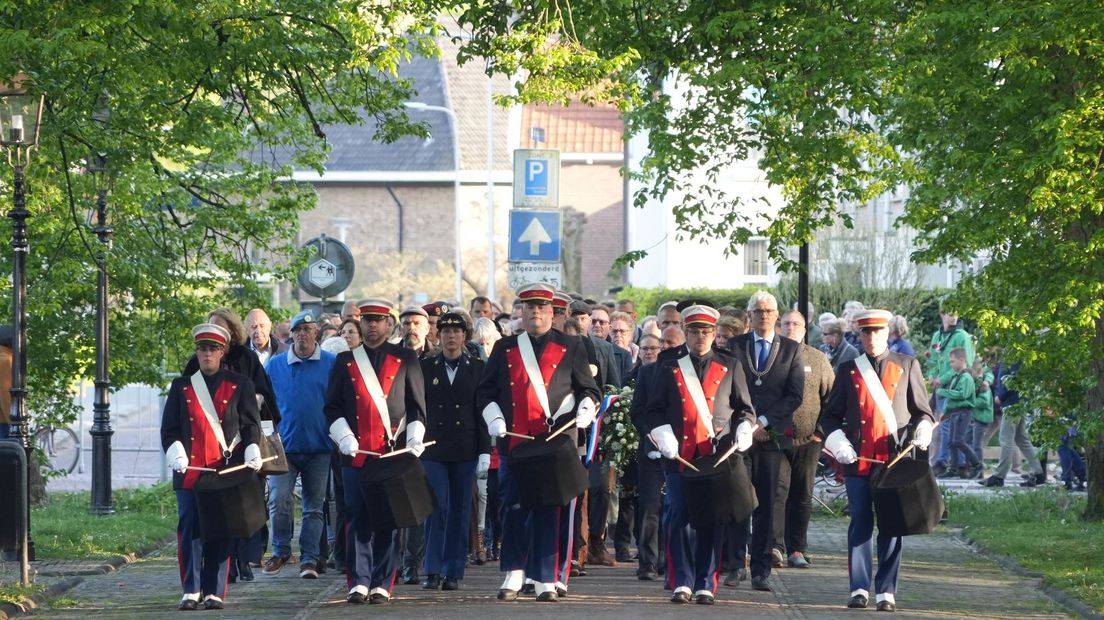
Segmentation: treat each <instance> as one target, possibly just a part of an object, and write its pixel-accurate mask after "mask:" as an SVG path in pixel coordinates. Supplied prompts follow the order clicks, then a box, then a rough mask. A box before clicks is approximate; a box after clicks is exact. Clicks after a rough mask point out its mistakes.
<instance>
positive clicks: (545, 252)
mask: <svg viewBox="0 0 1104 620" xmlns="http://www.w3.org/2000/svg"><path fill="white" fill-rule="evenodd" d="M561 225H562V220H561V218H560V211H536V210H532V209H525V210H520V209H514V210H512V211H510V253H509V260H511V261H513V262H549V263H555V262H559V260H560V233H561V230H560V229H561Z"/></svg>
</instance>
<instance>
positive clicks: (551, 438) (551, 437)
mask: <svg viewBox="0 0 1104 620" xmlns="http://www.w3.org/2000/svg"><path fill="white" fill-rule="evenodd" d="M574 422H575V418H571V419H570V420H568V422H567V424H564V425H563V426H561V427H560V428H559V430H557V431H555V432H554V433H552V434H551V435H549V436H548V437H545V439H544V440H545V441H546V442H548V441H552V440H553V439H555V438H556V436H557V435H559V434H560V433H562V432H564V431H566V430H567V429H568V428H570V427H571V425H572V424H573V423H574Z"/></svg>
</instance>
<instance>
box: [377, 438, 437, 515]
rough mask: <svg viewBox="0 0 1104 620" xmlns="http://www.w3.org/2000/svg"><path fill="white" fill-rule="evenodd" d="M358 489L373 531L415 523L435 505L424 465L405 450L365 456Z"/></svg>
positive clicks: (431, 510)
mask: <svg viewBox="0 0 1104 620" xmlns="http://www.w3.org/2000/svg"><path fill="white" fill-rule="evenodd" d="M360 490H361V493H363V494H364V505H365V507H366V508H367V509H368V522H369V523H370V524H371V526H372V529H373V530H375V531H377V532H382V531H387V530H393V529H398V528H404V527H417V526H419V525H421V524H422V523H425V520H426V519H427V518H428V517H429V515H430V514H431V513H432V512H433V509H434V507H435V506H436V500H435V498H434V497H433V490H432V489H430V488H429V482H428V481H427V480H426V475H425V468H424V467H422V462H421V461H419V460H418V457H416V456H414V455H413V454H411V453H409V452H407V453H405V454H399V455H396V456H390V457H387V458H370V459H368V460H366V461H365V462H364V467H362V468H361V470H360Z"/></svg>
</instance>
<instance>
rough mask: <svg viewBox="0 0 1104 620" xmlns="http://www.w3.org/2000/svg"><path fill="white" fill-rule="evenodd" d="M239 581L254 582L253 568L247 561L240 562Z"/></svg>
mask: <svg viewBox="0 0 1104 620" xmlns="http://www.w3.org/2000/svg"><path fill="white" fill-rule="evenodd" d="M238 580H240V581H253V567H252V566H250V565H249V562H247V561H246V560H238Z"/></svg>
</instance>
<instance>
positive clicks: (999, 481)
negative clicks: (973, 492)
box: [978, 476, 1004, 487]
mask: <svg viewBox="0 0 1104 620" xmlns="http://www.w3.org/2000/svg"><path fill="white" fill-rule="evenodd" d="M978 484H980V485H981V486H983V487H1003V486H1004V478H1000V477H998V476H989V477H988V478H986V479H985V480H984V481H982V482H979V483H978Z"/></svg>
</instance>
